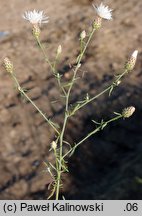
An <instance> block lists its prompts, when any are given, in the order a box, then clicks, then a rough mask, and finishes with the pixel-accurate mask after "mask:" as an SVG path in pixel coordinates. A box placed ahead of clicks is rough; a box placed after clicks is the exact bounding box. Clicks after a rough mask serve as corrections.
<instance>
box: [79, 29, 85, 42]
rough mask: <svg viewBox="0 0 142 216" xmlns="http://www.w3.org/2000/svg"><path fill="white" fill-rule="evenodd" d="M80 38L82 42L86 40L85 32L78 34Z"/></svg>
mask: <svg viewBox="0 0 142 216" xmlns="http://www.w3.org/2000/svg"><path fill="white" fill-rule="evenodd" d="M80 38H81V39H82V40H83V39H84V38H86V31H85V30H83V31H82V32H81V34H80Z"/></svg>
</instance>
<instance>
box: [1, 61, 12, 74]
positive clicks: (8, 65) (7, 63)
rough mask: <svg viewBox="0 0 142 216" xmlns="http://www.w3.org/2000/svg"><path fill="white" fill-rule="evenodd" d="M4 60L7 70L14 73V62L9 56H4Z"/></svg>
mask: <svg viewBox="0 0 142 216" xmlns="http://www.w3.org/2000/svg"><path fill="white" fill-rule="evenodd" d="M3 62H4V67H5V69H6V71H7V72H8V73H13V64H12V62H11V61H10V60H9V58H7V57H6V58H4V60H3Z"/></svg>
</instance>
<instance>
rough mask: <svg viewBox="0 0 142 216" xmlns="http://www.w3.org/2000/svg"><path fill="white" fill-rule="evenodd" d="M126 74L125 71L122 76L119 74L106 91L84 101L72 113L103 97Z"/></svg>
mask: <svg viewBox="0 0 142 216" xmlns="http://www.w3.org/2000/svg"><path fill="white" fill-rule="evenodd" d="M126 73H128V71H127V70H125V71H124V72H123V73H122V74H120V75H119V76H118V78H117V79H115V81H114V82H113V83H112V84H111V85H109V86H108V87H107V88H106V89H104V90H103V91H102V92H100V93H99V94H97V95H95V96H94V97H92V98H90V99H88V100H86V101H85V102H84V103H83V104H81V105H79V106H78V107H77V108H76V109H75V111H74V113H76V112H77V111H78V110H80V109H81V108H83V107H84V106H85V105H87V104H89V103H91V102H92V101H94V100H95V99H97V98H99V97H100V96H101V95H103V94H104V93H106V92H109V91H110V90H111V88H114V87H116V86H117V83H118V82H119V81H120V80H121V78H122V77H123V76H124V75H125V74H126Z"/></svg>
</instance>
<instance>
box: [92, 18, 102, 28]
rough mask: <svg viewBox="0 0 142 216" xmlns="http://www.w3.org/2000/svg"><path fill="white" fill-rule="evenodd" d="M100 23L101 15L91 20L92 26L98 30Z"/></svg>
mask: <svg viewBox="0 0 142 216" xmlns="http://www.w3.org/2000/svg"><path fill="white" fill-rule="evenodd" d="M101 25H102V18H101V17H97V18H96V19H95V20H94V22H93V25H92V26H93V28H94V29H96V30H98V29H100V28H101Z"/></svg>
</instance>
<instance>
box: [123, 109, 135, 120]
mask: <svg viewBox="0 0 142 216" xmlns="http://www.w3.org/2000/svg"><path fill="white" fill-rule="evenodd" d="M134 112H135V107H133V106H130V107H127V108H125V109H123V111H122V116H123V117H124V118H129V117H130V116H131V115H133V113H134Z"/></svg>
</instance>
